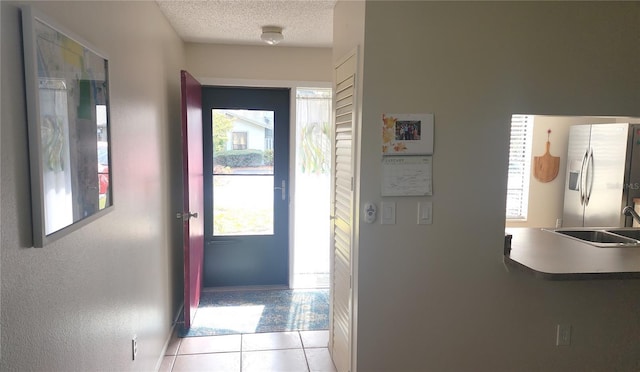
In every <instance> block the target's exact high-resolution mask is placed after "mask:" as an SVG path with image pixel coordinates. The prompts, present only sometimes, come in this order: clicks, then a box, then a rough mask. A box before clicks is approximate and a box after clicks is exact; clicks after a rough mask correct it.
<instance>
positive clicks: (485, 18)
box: [334, 1, 640, 371]
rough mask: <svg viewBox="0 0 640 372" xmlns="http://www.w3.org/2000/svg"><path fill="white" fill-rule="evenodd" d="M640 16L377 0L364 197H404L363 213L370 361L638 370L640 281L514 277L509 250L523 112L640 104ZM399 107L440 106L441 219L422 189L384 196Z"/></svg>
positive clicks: (370, 6)
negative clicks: (509, 194) (390, 219)
mask: <svg viewBox="0 0 640 372" xmlns="http://www.w3.org/2000/svg"><path fill="white" fill-rule="evenodd" d="M639 14H640V4H639V3H636V2H633V3H631V2H628V3H609V2H606V3H604V2H603V3H595V2H594V3H591V2H589V3H586V2H585V3H583V2H578V3H575V2H562V3H559V2H491V3H486V2H398V1H389V2H387V1H372V2H367V3H366V11H365V15H366V18H365V25H364V27H365V47H364V82H363V84H364V91H363V95H362V98H363V117H362V133H361V135H362V143H363V146H362V148H361V156H362V159H361V162H362V164H361V170H360V171H361V172H360V175H361V177H360V193H361V195H360V198H359V203H360V205H362V204H363V203H364V201H368V200H370V201H374V202H380V201H382V200H392V201H395V202H396V203H397V210H396V220H397V224H396V225H379V224H371V225H369V224H365V223H364V222H363V221H360V222H359V229H360V234H359V239H360V242H359V259H358V265H359V276H358V290H359V297H358V301H359V304H358V308H359V310H358V314H357V316H358V324H357V326H358V333H357V337H358V350H357V353H358V356H357V362H358V370H360V371H382V370H394V371H398V370H433V371H540V370H543V371H568V370H597V371H606V370H637V368H638V364H639V362H640V360H639V357H638V353H637V335H638V334H640V323H639V322H638V318H637V313H638V309H639V308H640V298H639V297H638V296H637V294H638V293H639V291H640V282H639V281H637V280H626V281H624V280H605V281H596V280H589V281H567V282H555V281H545V280H541V279H537V278H534V277H532V276H531V275H529V274H527V273H522V272H519V271H511V272H508V271H507V270H506V269H505V266H504V265H503V262H502V245H503V237H504V211H505V191H506V175H507V172H506V169H507V168H506V167H507V161H508V160H507V159H508V139H509V120H510V116H511V114H512V113H514V112H524V113H528V112H532V113H536V112H538V113H545V114H548V115H567V114H571V115H585V116H593V115H629V116H637V115H638V114H640V106H638V102H640V89H638V87H639V86H640V49H639V48H638V44H637V42H638V39H637V35H639V34H640V23H638V22H637V21H638V18H639ZM336 19H337V17H336V18H334V20H336ZM337 29H341V28H340V27H339V26H334V30H337ZM342 36H344V35H343V34H340V33H338V34H336V33H334V38H336V40H338V39H340V38H341V37H342ZM385 112H394V113H402V112H407V113H422V112H432V113H434V114H435V147H434V150H435V153H434V158H433V161H434V166H433V167H434V168H433V177H434V184H433V190H434V195H433V197H431V198H430V200H432V201H433V208H434V209H433V225H427V226H418V225H416V224H415V220H416V204H417V202H418V201H421V200H423V199H422V198H414V197H407V198H384V199H383V198H381V197H380V186H379V185H380V176H381V173H380V150H379V149H380V143H381V139H380V125H381V122H380V121H381V120H380V118H381V115H382V113H385ZM558 323H564V324H571V325H572V326H573V337H572V339H571V343H572V344H571V346H569V347H556V346H555V327H556V324H558Z"/></svg>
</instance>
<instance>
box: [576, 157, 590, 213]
mask: <svg viewBox="0 0 640 372" xmlns="http://www.w3.org/2000/svg"><path fill="white" fill-rule="evenodd" d="M588 160H589V150H587V151H585V152H584V156H582V164H580V180H579V183H578V188H579V189H580V205H584V203H585V199H586V197H587V195H586V193H585V188H586V186H587V185H586V183H585V180H586V177H585V173H586V163H587V162H588Z"/></svg>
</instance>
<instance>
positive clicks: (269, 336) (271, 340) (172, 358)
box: [160, 330, 335, 372]
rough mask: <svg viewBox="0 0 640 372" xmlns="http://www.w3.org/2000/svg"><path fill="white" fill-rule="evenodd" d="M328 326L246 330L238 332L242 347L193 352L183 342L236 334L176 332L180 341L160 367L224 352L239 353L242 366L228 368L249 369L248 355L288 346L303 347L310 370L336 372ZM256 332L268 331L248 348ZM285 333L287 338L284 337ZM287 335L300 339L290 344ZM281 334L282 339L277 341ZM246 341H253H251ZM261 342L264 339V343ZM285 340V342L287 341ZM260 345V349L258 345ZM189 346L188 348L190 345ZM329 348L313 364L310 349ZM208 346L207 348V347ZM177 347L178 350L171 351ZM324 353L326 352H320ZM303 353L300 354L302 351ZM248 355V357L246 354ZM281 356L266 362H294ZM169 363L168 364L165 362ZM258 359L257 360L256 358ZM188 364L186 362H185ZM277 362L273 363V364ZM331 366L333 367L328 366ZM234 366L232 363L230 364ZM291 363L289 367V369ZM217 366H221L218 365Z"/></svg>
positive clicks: (170, 369)
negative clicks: (188, 335)
mask: <svg viewBox="0 0 640 372" xmlns="http://www.w3.org/2000/svg"><path fill="white" fill-rule="evenodd" d="M293 332H295V333H296V337H291V336H285V334H289V335H290V334H292V333H293ZM303 332H308V335H309V336H308V337H309V338H307V344H308V346H305V342H304V340H305V337H303ZM328 332H329V331H328V330H320V331H287V332H267V333H242V334H236V335H238V336H240V337H239V342H240V347H239V351H237V350H225V351H216V350H214V349H215V348H211V349H209V351H206V352H204V351H203V352H193V350H191V351H190V352H187V351H189V350H184V351H183V350H182V347H183V342H184V341H185V340H187V339H191V338H193V339H199V341H197V342H202V343H206V341H209V340H214V339H216V337H221V336H234V335H221V336H199V337H186V338H180V337H177V334H174V340H175V341H174V342H177V345H176V344H173V345H170V346H171V350H168V353H169V354H167V355H166V356H165V361H163V365H162V366H161V368H160V371H161V372H174V371H176V372H177V371H178V370H175V368H176V363H177V362H178V359H179V358H180V359H188V358H191V359H195V358H200V357H201V356H206V355H224V354H228V355H230V354H238V357H239V359H240V360H239V366H237V367H238V368H235V367H233V368H232V369H227V368H224V367H223V368H224V370H225V371H227V370H233V371H237V372H248V371H245V366H244V364H245V359H249V358H246V355H254V356H255V355H266V354H268V353H269V352H273V351H287V350H300V351H301V353H302V357H303V358H304V369H305V370H306V371H319V370H321V371H328V372H334V371H335V367H334V366H333V362H331V358H330V356H329V353H328ZM253 335H264V336H258V340H260V339H263V340H262V341H254V346H253V347H249V348H248V349H247V350H245V348H247V346H248V345H245V337H248V336H253ZM283 337H284V338H283ZM287 337H290V338H289V339H290V340H293V339H296V340H297V341H298V342H295V345H287V344H286V339H287ZM250 338H254V337H250ZM279 338H280V341H277V340H278V339H279ZM318 339H319V340H321V341H317V340H318ZM325 339H326V340H327V343H326V344H325V343H324V342H325V341H324V340H325ZM218 340H221V338H218ZM197 342H196V341H192V342H191V344H193V343H197ZM246 343H249V341H247V342H246ZM256 343H257V344H258V346H255V345H256ZM260 343H263V344H262V345H260ZM283 343H284V344H283ZM287 346H292V347H287ZM254 348H256V349H254ZM186 349H188V348H186ZM311 349H314V350H319V351H320V350H326V353H324V355H323V356H322V357H321V358H320V359H319V360H315V361H314V363H316V364H315V365H313V363H311V362H310V356H309V352H308V350H311ZM203 350H205V349H203ZM174 351H175V353H174V354H171V353H173V352H174ZM256 352H262V353H261V354H255V353H256ZM320 353H322V352H320ZM298 355H299V354H298ZM243 356H245V357H243ZM316 356H318V354H316ZM167 358H169V360H167ZM277 358H281V359H282V360H280V359H277V360H276V361H275V362H274V361H273V360H271V361H268V362H265V363H275V365H278V363H285V365H286V363H292V362H290V361H287V360H286V357H284V356H278V357H277ZM299 361H300V362H302V359H300V360H299ZM165 363H168V364H165ZM247 363H248V364H250V363H249V362H247ZM254 363H255V360H254ZM183 364H184V363H183ZM272 365H273V364H272ZM317 365H320V366H322V367H320V369H318V368H316V366H317ZM327 366H329V367H327ZM203 367H205V368H206V367H207V366H204V365H201V364H198V365H197V366H195V367H194V366H191V367H189V368H187V369H179V370H180V371H202V370H203ZM300 367H302V363H300V364H299V366H298V368H300ZM229 368H231V367H229ZM267 368H268V367H267ZM275 368H276V369H272V370H273V371H277V370H278V369H277V367H275ZM288 368H289V367H287V370H289V369H288ZM216 370H217V369H216Z"/></svg>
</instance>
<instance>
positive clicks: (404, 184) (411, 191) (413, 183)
mask: <svg viewBox="0 0 640 372" xmlns="http://www.w3.org/2000/svg"><path fill="white" fill-rule="evenodd" d="M432 168H433V157H432V156H384V157H383V158H382V196H429V195H433V190H432V183H433V180H432V174H433V173H432Z"/></svg>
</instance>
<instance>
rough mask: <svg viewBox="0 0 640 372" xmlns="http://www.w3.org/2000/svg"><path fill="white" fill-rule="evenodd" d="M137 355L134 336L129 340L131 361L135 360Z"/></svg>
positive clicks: (136, 343)
mask: <svg viewBox="0 0 640 372" xmlns="http://www.w3.org/2000/svg"><path fill="white" fill-rule="evenodd" d="M137 355H138V336H136V335H134V336H133V338H132V339H131V360H136V356H137Z"/></svg>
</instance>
